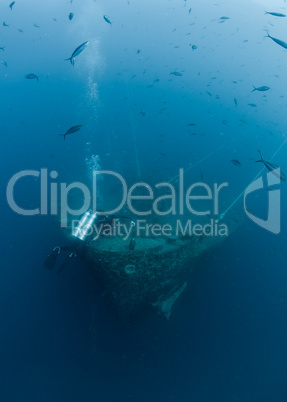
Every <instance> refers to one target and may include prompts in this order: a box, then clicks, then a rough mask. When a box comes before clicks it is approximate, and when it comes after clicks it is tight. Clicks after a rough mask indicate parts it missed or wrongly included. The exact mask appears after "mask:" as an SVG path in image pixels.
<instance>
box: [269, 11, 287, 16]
mask: <svg viewBox="0 0 287 402" xmlns="http://www.w3.org/2000/svg"><path fill="white" fill-rule="evenodd" d="M265 14H270V15H273V16H274V17H286V14H282V13H272V12H269V11H265Z"/></svg>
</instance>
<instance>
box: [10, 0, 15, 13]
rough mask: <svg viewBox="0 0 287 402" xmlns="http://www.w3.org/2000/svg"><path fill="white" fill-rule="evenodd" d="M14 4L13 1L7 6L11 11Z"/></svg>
mask: <svg viewBox="0 0 287 402" xmlns="http://www.w3.org/2000/svg"><path fill="white" fill-rule="evenodd" d="M14 4H15V1H12V3H10V5H9V7H10V8H11V11H12V8H13V6H14Z"/></svg>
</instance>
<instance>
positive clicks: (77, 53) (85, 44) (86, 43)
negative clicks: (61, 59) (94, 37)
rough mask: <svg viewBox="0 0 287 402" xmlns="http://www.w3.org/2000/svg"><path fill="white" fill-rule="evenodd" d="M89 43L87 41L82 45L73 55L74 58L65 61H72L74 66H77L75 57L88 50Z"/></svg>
mask: <svg viewBox="0 0 287 402" xmlns="http://www.w3.org/2000/svg"><path fill="white" fill-rule="evenodd" d="M88 44H89V42H88V41H86V42H84V43H82V44H81V45H80V46H78V47H77V48H76V49H75V50H74V51H73V53H72V56H71V57H69V58H68V59H65V61H68V60H69V61H70V62H71V64H72V66H73V65H74V64H75V57H77V56H79V54H80V53H82V51H83V50H84V49H86V47H87V46H88Z"/></svg>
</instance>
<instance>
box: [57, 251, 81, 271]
mask: <svg viewBox="0 0 287 402" xmlns="http://www.w3.org/2000/svg"><path fill="white" fill-rule="evenodd" d="M73 257H76V254H75V253H74V252H72V253H70V254H69V255H68V256H67V257H66V258H65V260H64V262H63V263H62V264H61V265H60V266H59V269H58V271H57V272H58V274H59V273H60V272H62V271H63V269H64V268H65V267H66V266H67V265H68V264H69V262H70V260H71V258H73Z"/></svg>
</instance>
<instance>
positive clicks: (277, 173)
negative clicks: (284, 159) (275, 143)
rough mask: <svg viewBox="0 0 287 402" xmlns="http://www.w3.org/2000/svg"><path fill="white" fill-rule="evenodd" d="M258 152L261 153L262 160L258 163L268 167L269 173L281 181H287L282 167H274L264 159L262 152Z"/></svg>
mask: <svg viewBox="0 0 287 402" xmlns="http://www.w3.org/2000/svg"><path fill="white" fill-rule="evenodd" d="M258 152H259V155H260V158H261V159H260V160H259V161H256V162H262V163H263V164H264V166H266V167H267V169H268V170H269V172H271V173H273V174H274V175H275V176H276V177H277V178H278V179H280V180H281V181H287V178H286V176H285V174H284V173H283V172H281V169H280V167H279V166H277V165H274V164H273V163H271V162H267V161H266V160H265V159H263V157H262V154H261V151H260V150H259V149H258Z"/></svg>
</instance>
